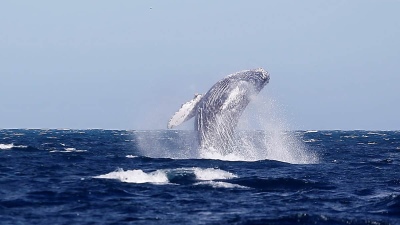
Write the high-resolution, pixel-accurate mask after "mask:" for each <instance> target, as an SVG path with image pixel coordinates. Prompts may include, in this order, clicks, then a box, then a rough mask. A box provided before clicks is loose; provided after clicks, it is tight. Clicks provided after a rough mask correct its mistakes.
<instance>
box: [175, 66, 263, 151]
mask: <svg viewBox="0 0 400 225" xmlns="http://www.w3.org/2000/svg"><path fill="white" fill-rule="evenodd" d="M269 78H270V76H269V73H268V72H267V71H265V70H264V69H262V68H258V69H254V70H244V71H240V72H237V73H234V74H230V75H228V76H227V77H225V78H224V79H222V80H220V81H218V82H217V83H216V84H214V85H213V86H212V87H211V89H210V90H209V91H208V92H207V93H206V94H204V95H201V94H196V95H195V97H194V98H193V99H192V100H190V101H189V102H187V103H185V104H183V105H182V107H181V108H180V109H179V110H178V111H177V112H176V113H175V114H174V115H173V116H172V118H171V119H170V120H169V122H168V128H169V129H171V128H174V127H176V126H178V125H180V124H181V123H183V122H185V121H187V120H189V119H191V118H192V117H195V122H194V129H195V131H196V132H197V140H198V143H199V146H200V148H202V149H213V150H217V151H220V152H221V153H222V154H228V153H229V152H231V151H232V149H233V148H234V130H235V128H236V126H237V124H238V121H239V118H240V116H241V114H242V113H243V111H244V109H245V108H246V106H247V105H248V104H249V102H250V101H251V99H252V98H254V97H255V96H256V95H257V94H258V93H259V92H260V91H261V90H262V89H263V87H264V86H265V85H266V84H267V83H269Z"/></svg>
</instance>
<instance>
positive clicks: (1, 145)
mask: <svg viewBox="0 0 400 225" xmlns="http://www.w3.org/2000/svg"><path fill="white" fill-rule="evenodd" d="M27 147H28V146H25V145H14V144H13V143H11V144H0V149H2V150H10V149H12V148H27Z"/></svg>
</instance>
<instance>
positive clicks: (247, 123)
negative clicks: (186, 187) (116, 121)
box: [134, 95, 318, 164]
mask: <svg viewBox="0 0 400 225" xmlns="http://www.w3.org/2000/svg"><path fill="white" fill-rule="evenodd" d="M220 125H221V124H220ZM221 126H223V124H222V125H221ZM234 135H235V136H234V137H235V138H234V139H235V142H234V144H233V145H232V147H231V149H229V152H226V151H225V150H219V149H214V148H207V149H202V148H199V146H198V144H197V139H196V133H195V131H193V130H192V131H188V130H160V131H151V132H150V131H147V132H146V131H142V132H137V133H135V134H134V138H135V141H136V143H137V145H138V147H139V151H140V152H139V154H140V155H142V156H146V157H151V158H172V159H195V158H202V159H218V160H224V161H258V160H276V161H282V162H287V163H292V164H310V163H317V162H318V157H317V155H316V154H315V153H313V152H312V151H311V150H309V149H307V147H306V146H305V144H304V143H303V142H302V141H301V140H300V139H299V137H296V136H295V133H294V132H293V131H290V128H289V126H288V124H287V122H286V120H285V114H284V113H283V110H282V109H281V107H280V106H279V104H278V103H277V102H276V101H275V100H274V99H273V98H271V97H270V96H268V97H264V96H262V95H260V96H258V97H255V98H254V99H252V101H251V102H250V104H249V106H248V107H247V109H246V110H245V111H244V113H243V115H242V117H241V118H240V119H239V124H238V127H237V129H236V131H235V134H234ZM210 141H219V140H210Z"/></svg>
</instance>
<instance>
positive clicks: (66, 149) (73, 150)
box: [50, 148, 87, 152]
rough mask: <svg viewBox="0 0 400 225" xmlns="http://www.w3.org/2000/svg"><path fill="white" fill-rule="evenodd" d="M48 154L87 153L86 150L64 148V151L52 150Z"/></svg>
mask: <svg viewBox="0 0 400 225" xmlns="http://www.w3.org/2000/svg"><path fill="white" fill-rule="evenodd" d="M50 152H87V150H80V149H76V148H64V150H52V151H50Z"/></svg>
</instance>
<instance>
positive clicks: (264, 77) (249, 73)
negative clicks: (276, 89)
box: [241, 68, 270, 92]
mask: <svg viewBox="0 0 400 225" xmlns="http://www.w3.org/2000/svg"><path fill="white" fill-rule="evenodd" d="M241 73H242V74H243V79H244V80H246V81H247V82H249V83H251V84H252V86H253V87H254V89H255V91H256V92H260V91H261V89H263V88H264V86H265V85H267V84H268V83H269V78H270V75H269V73H268V72H267V71H266V70H264V69H263V68H258V69H253V70H245V71H242V72H241Z"/></svg>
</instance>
